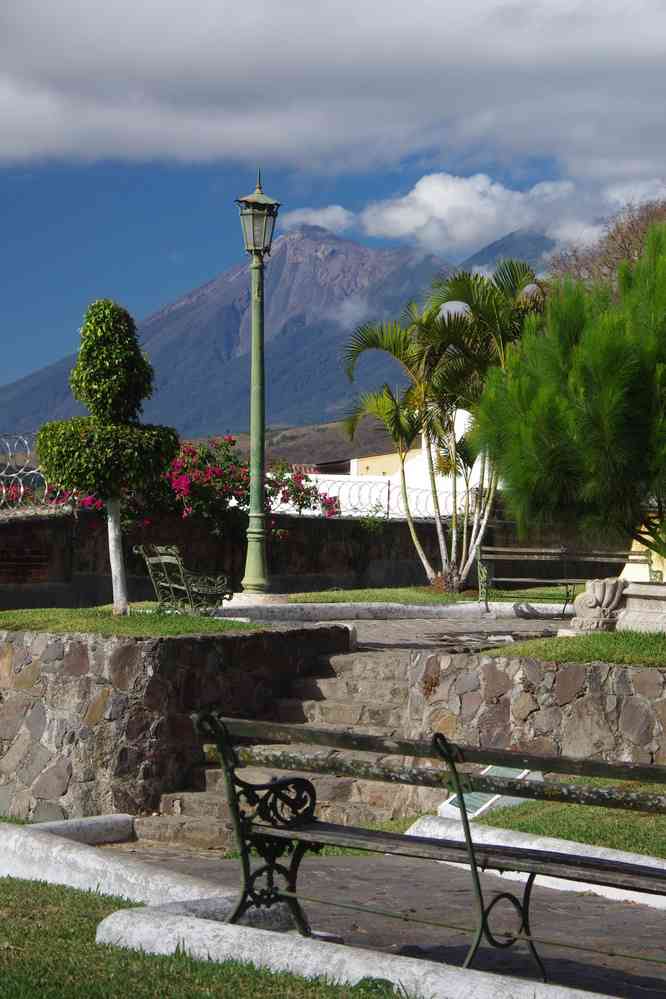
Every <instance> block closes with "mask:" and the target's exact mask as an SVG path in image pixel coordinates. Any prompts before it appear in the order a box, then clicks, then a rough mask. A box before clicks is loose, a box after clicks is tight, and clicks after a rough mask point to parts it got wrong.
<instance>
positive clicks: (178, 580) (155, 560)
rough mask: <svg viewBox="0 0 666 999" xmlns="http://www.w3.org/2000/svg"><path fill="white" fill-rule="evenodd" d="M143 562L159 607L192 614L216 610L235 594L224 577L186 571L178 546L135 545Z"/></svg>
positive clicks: (193, 570)
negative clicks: (186, 611) (187, 611)
mask: <svg viewBox="0 0 666 999" xmlns="http://www.w3.org/2000/svg"><path fill="white" fill-rule="evenodd" d="M134 551H135V553H136V554H137V555H141V556H142V557H143V559H144V561H145V563H146V568H147V569H148V575H149V576H150V581H151V582H152V584H153V589H154V590H155V596H156V598H157V602H158V604H159V606H160V607H161V608H164V609H165V610H170V611H183V610H189V611H190V612H191V613H192V614H197V613H201V612H204V611H209V610H212V609H213V608H215V607H219V606H220V605H221V604H222V601H223V600H231V598H232V597H233V595H234V592H233V588H232V586H231V584H230V583H229V579H228V577H227V576H225V575H221V574H219V575H213V574H211V573H205V572H198V571H197V570H195V569H188V568H187V566H186V565H185V563H184V561H183V557H182V555H181V553H180V549H179V548H178V546H177V545H135V546H134Z"/></svg>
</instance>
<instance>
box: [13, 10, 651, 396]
mask: <svg viewBox="0 0 666 999" xmlns="http://www.w3.org/2000/svg"><path fill="white" fill-rule="evenodd" d="M249 6H250V5H247V4H246V3H244V2H243V3H241V2H240V0H224V2H221V0H192V2H191V3H188V4H187V5H185V4H184V3H181V2H178V0H143V2H142V3H141V4H136V3H135V2H130V0H114V3H113V4H112V5H110V4H108V3H106V2H102V0H88V3H87V4H85V5H81V4H80V2H79V0H59V2H58V4H53V5H45V4H44V3H43V2H42V0H5V2H4V4H3V5H2V9H1V10H0V223H1V230H0V231H1V233H2V239H1V242H0V246H1V247H2V249H1V259H0V265H1V268H2V271H1V272H2V275H3V292H4V293H3V296H2V306H1V322H2V325H1V329H2V338H1V345H2V357H3V362H4V363H3V370H2V372H1V373H0V383H2V384H6V383H8V382H11V381H14V380H15V379H16V378H19V377H21V376H23V375H25V374H28V373H29V372H30V371H33V370H35V369H36V368H39V367H42V366H43V365H45V364H48V363H50V362H52V361H55V360H57V359H59V358H61V357H62V356H64V355H65V354H67V353H69V352H73V351H75V350H76V349H77V346H78V328H79V326H80V324H81V319H82V316H83V313H84V311H85V308H86V306H87V305H88V304H89V302H90V301H92V300H93V299H95V298H99V297H112V298H115V299H116V300H117V301H119V302H121V303H122V304H123V305H125V306H126V307H127V308H128V309H129V310H130V311H131V312H132V313H133V314H134V316H135V317H136V318H137V319H141V318H143V317H145V316H147V315H149V314H150V313H151V312H153V311H155V310H156V309H158V308H159V307H161V306H162V305H165V304H167V303H168V302H169V301H172V300H173V299H174V298H177V297H178V296H179V295H181V294H182V293H184V292H186V291H188V290H190V289H192V288H194V287H196V286H197V285H199V284H202V283H203V282H204V281H206V280H208V279H209V278H211V277H212V276H213V275H215V274H217V273H219V272H220V271H222V270H224V269H225V268H226V267H228V266H229V265H231V264H232V263H234V262H236V261H238V260H239V259H241V258H242V252H241V239H240V230H239V225H238V218H237V210H236V208H235V206H234V203H233V201H234V198H235V197H237V196H238V195H240V194H246V193H248V192H249V191H250V190H251V189H252V187H253V186H254V176H255V170H256V165H257V164H258V163H260V164H261V166H262V167H263V171H264V180H265V185H264V186H265V189H266V190H267V192H268V193H269V194H271V195H273V196H274V197H276V198H278V199H279V200H280V201H281V202H283V209H282V212H281V218H282V220H283V225H284V226H289V225H290V224H291V225H293V224H295V223H297V222H298V221H312V222H317V223H319V224H324V225H327V226H328V227H329V228H332V229H333V230H334V231H337V232H339V233H341V234H344V235H348V236H350V237H351V238H355V239H360V240H364V241H370V242H376V241H379V242H382V243H384V242H387V241H389V242H405V243H408V244H410V245H416V246H421V247H423V248H424V249H427V250H436V251H437V252H439V253H441V254H442V255H443V256H446V257H448V258H450V259H462V258H463V257H464V256H466V255H467V254H468V253H471V252H474V251H475V250H476V249H478V248H479V247H480V246H482V245H485V244H486V243H488V242H490V241H491V240H493V239H496V238H498V237H499V236H501V235H503V234H504V233H505V232H508V231H510V230H511V229H514V228H518V227H520V226H523V225H527V226H537V227H539V228H542V229H544V230H545V231H547V232H549V233H550V234H552V235H554V236H555V237H556V238H558V239H560V240H568V239H574V240H589V239H593V238H595V236H598V235H599V232H600V230H599V226H598V220H599V219H600V218H601V217H606V216H608V215H609V214H611V213H612V212H613V211H616V210H617V209H618V208H619V207H620V206H621V205H622V204H623V203H625V202H626V201H627V200H639V199H642V198H646V197H654V196H661V195H662V194H663V193H664V192H665V191H666V186H665V185H664V172H665V168H664V167H663V165H662V164H663V163H665V162H666V155H665V154H666V148H665V147H666V134H665V130H664V128H663V83H662V79H663V64H664V57H665V56H666V8H665V7H664V5H663V4H662V3H659V2H657V0H634V2H633V3H632V5H631V8H629V7H627V5H626V4H622V3H618V2H616V0H605V2H603V3H602V2H599V0H587V2H585V3H583V2H580V0H548V2H545V0H543V2H540V0H530V2H529V3H528V2H527V0H514V2H504V0H474V2H473V3H471V4H467V5H465V6H464V7H463V6H461V5H457V4H456V5H452V4H449V3H448V2H442V0H413V2H412V3H411V4H409V5H405V4H404V3H398V2H397V0H384V2H383V3H381V4H380V3H379V2H378V0H338V2H337V3H336V4H335V5H330V6H327V7H320V6H319V5H316V4H312V3H310V2H308V3H305V0H281V2H278V0H263V2H262V0H257V2H256V3H254V4H252V5H251V9H248V7H249Z"/></svg>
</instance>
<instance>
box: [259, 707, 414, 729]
mask: <svg viewBox="0 0 666 999" xmlns="http://www.w3.org/2000/svg"><path fill="white" fill-rule="evenodd" d="M276 709H277V716H278V721H280V722H284V723H285V724H310V725H329V726H331V727H334V728H335V727H337V728H346V727H353V729H354V731H359V730H360V729H363V730H364V731H368V727H369V726H370V727H372V728H375V729H378V730H379V733H381V734H384V735H388V734H390V733H391V732H394V731H395V730H396V729H397V728H398V726H399V725H400V724H401V722H402V719H403V715H404V708H402V707H393V705H392V704H391V703H385V704H381V703H367V702H366V701H365V700H364V699H359V700H358V701H356V702H353V701H352V702H350V701H326V700H324V701H313V700H307V701H301V700H299V699H297V698H283V699H281V700H278V701H277V702H276Z"/></svg>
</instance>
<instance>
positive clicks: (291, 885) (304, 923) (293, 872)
mask: <svg viewBox="0 0 666 999" xmlns="http://www.w3.org/2000/svg"><path fill="white" fill-rule="evenodd" d="M308 849H309V844H307V843H297V844H296V849H295V850H294V852H293V854H292V857H291V864H290V865H289V877H288V879H287V891H291V892H293V893H294V895H295V894H296V892H297V889H296V879H297V878H298V868H299V867H300V865H301V860H302V859H303V857H304V856H305V854H306V853H307V851H308ZM317 849H321V848H320V847H318V848H317ZM285 901H286V902H288V903H289V908H290V909H291V914H292V916H293V917H294V922H295V923H296V926H297V928H298V932H299V933H300V934H301V936H304V937H311V936H312V929H311V927H310V923H309V922H308V917H307V916H306V915H305V912H304V911H303V907H302V905H301V903H300V902H299V901H298V899H297V898H287V899H285Z"/></svg>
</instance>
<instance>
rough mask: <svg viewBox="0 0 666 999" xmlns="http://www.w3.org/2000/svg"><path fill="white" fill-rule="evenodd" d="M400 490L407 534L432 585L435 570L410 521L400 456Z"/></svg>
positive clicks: (403, 467) (403, 463) (402, 463)
mask: <svg viewBox="0 0 666 999" xmlns="http://www.w3.org/2000/svg"><path fill="white" fill-rule="evenodd" d="M400 489H401V491H402V503H403V506H404V508H405V518H406V520H407V527H408V528H409V533H410V534H411V536H412V541H413V542H414V548H415V549H416V554H417V555H418V557H419V559H420V560H421V565H422V566H423V568H424V569H425V574H426V576H427V577H428V582H429V583H432V581H433V580H434V578H435V570H434V569H433V567H432V566H431V565H430V562H429V561H428V556H427V555H426V553H425V552H424V551H423V548H422V546H421V542H420V541H419V539H418V536H417V534H416V528H415V527H414V521H413V520H412V513H411V510H410V509H409V500H408V498H407V482H406V480H405V462H404V459H403V458H402V456H401V457H400Z"/></svg>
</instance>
